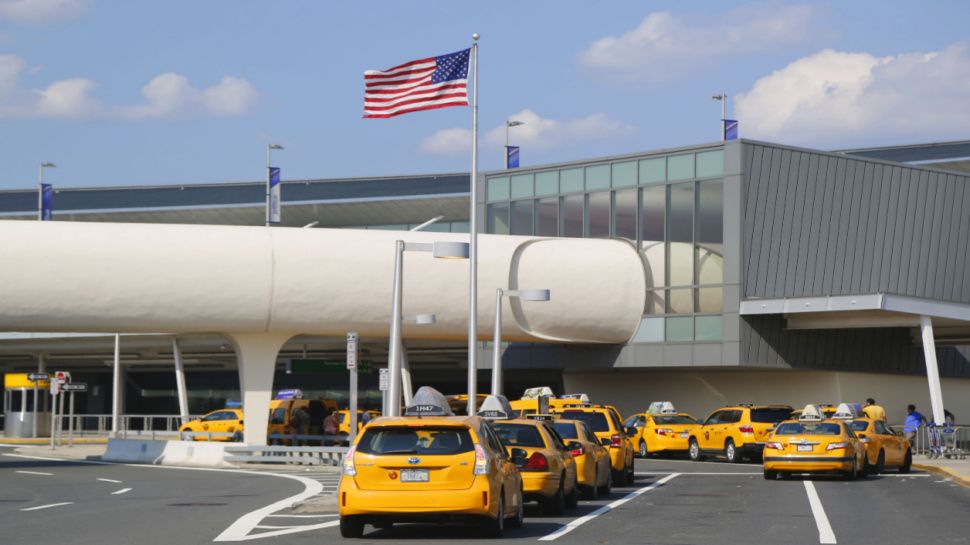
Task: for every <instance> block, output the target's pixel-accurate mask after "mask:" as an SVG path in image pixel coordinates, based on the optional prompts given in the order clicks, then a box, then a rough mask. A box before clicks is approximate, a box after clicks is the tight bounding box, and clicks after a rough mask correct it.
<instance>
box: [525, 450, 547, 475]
mask: <svg viewBox="0 0 970 545" xmlns="http://www.w3.org/2000/svg"><path fill="white" fill-rule="evenodd" d="M548 470H549V460H546V457H545V456H543V455H542V453H541V452H533V453H532V456H529V459H528V460H526V461H525V465H524V466H522V471H548Z"/></svg>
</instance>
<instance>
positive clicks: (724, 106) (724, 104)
mask: <svg viewBox="0 0 970 545" xmlns="http://www.w3.org/2000/svg"><path fill="white" fill-rule="evenodd" d="M727 97H728V95H727V93H721V94H719V95H714V96H712V97H711V100H717V101H719V102H720V103H721V141H722V142H723V141H724V140H725V138H726V136H727V135H725V134H724V120H725V119H727Z"/></svg>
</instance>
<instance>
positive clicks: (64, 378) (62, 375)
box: [54, 371, 71, 384]
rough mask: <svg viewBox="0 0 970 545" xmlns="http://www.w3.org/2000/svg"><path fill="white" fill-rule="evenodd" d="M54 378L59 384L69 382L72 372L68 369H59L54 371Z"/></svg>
mask: <svg viewBox="0 0 970 545" xmlns="http://www.w3.org/2000/svg"><path fill="white" fill-rule="evenodd" d="M54 380H55V381H56V382H57V383H58V384H67V383H68V382H71V374H70V373H68V372H67V371H57V372H56V373H54Z"/></svg>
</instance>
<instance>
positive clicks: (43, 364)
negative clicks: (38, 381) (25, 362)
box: [37, 352, 47, 373]
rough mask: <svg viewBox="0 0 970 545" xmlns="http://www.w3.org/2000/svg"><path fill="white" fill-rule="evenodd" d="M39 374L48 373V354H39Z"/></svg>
mask: <svg viewBox="0 0 970 545" xmlns="http://www.w3.org/2000/svg"><path fill="white" fill-rule="evenodd" d="M37 372H38V373H46V372H47V354H45V353H43V352H41V353H40V354H37Z"/></svg>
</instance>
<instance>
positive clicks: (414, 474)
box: [401, 469, 428, 483]
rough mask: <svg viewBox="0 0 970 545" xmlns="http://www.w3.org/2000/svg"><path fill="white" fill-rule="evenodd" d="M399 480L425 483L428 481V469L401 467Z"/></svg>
mask: <svg viewBox="0 0 970 545" xmlns="http://www.w3.org/2000/svg"><path fill="white" fill-rule="evenodd" d="M401 482H402V483H426V482H428V470H427V469H402V470H401Z"/></svg>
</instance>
